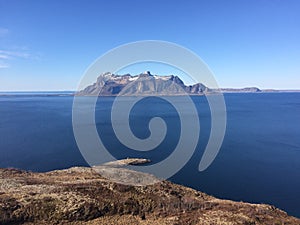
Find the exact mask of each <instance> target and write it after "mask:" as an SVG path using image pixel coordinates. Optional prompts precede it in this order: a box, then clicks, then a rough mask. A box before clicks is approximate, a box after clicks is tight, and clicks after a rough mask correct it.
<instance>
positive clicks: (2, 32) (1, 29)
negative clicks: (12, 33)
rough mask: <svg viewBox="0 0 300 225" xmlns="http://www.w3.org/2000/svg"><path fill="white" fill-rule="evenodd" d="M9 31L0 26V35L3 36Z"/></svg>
mask: <svg viewBox="0 0 300 225" xmlns="http://www.w3.org/2000/svg"><path fill="white" fill-rule="evenodd" d="M8 33H9V30H8V29H6V28H3V27H0V37H4V36H6V35H7V34H8Z"/></svg>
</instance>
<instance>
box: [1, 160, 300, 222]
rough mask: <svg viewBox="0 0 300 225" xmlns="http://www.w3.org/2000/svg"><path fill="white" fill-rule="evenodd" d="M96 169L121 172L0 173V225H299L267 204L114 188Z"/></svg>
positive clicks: (163, 188)
mask: <svg viewBox="0 0 300 225" xmlns="http://www.w3.org/2000/svg"><path fill="white" fill-rule="evenodd" d="M97 169H101V170H108V171H110V173H112V171H115V169H117V170H123V168H116V167H115V166H114V164H107V165H104V166H102V167H95V168H85V167H74V168H70V169H66V170H56V171H51V172H47V173H33V172H26V171H21V170H17V169H0V224H75V225H76V224H114V225H117V224H154V225H155V224H157V225H158V224H159V225H163V224H264V225H265V224H291V225H296V224H300V220H299V219H297V218H295V217H291V216H288V215H287V214H286V213H285V212H284V211H282V210H280V209H277V208H275V207H274V206H271V205H265V204H249V203H243V202H234V201H229V200H221V199H217V198H215V197H212V196H209V195H207V194H205V193H202V192H199V191H196V190H193V189H191V188H187V187H184V186H180V185H177V184H173V183H170V182H168V181H161V182H158V183H155V184H153V185H148V186H143V185H135V186H131V185H125V184H119V183H116V182H113V181H112V180H111V179H109V180H108V179H106V178H104V177H102V176H101V175H100V174H99V173H98V172H97ZM119 172H120V171H117V173H119ZM133 173H134V172H133ZM125 174H127V176H128V178H130V179H132V177H136V181H140V180H143V179H146V178H147V179H156V178H154V177H153V176H151V175H147V174H143V175H142V177H143V179H140V178H138V177H137V176H136V174H131V173H130V172H128V171H126V173H125ZM132 175H134V176H132Z"/></svg>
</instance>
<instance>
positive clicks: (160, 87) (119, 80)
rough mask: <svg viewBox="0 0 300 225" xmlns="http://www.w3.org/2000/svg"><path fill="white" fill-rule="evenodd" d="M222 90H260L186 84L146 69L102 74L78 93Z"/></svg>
mask: <svg viewBox="0 0 300 225" xmlns="http://www.w3.org/2000/svg"><path fill="white" fill-rule="evenodd" d="M216 91H221V92H260V91H261V90H260V89H258V88H256V87H249V88H241V89H234V88H221V89H219V90H215V89H211V88H208V87H206V86H205V85H204V84H202V83H196V84H193V85H185V84H184V83H183V81H182V80H181V79H180V78H179V77H178V76H175V75H169V76H160V75H152V74H151V73H150V72H149V71H145V72H144V73H141V74H139V75H135V76H132V75H130V74H125V75H115V74H112V73H110V72H107V73H104V74H101V75H100V76H99V77H98V78H97V81H96V83H94V84H92V85H89V86H88V87H86V88H85V89H83V90H81V91H79V92H77V93H76V95H80V96H86V95H87V96H89V95H90V96H97V95H101V96H115V95H124V96H134V95H183V94H189V95H203V94H209V93H214V92H216Z"/></svg>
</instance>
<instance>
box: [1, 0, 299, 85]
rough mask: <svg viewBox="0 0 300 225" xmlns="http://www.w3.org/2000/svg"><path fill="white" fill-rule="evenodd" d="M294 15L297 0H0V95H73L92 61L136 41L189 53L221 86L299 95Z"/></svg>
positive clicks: (171, 70) (137, 69) (296, 18)
mask: <svg viewBox="0 0 300 225" xmlns="http://www.w3.org/2000/svg"><path fill="white" fill-rule="evenodd" d="M299 12H300V1H298V0H226V1H222V0H203V1H202V0H185V1H183V0H178V1H174V0H173V1H170V0H151V1H150V0H119V1H117V0H110V1H104V0H98V1H92V0H88V1H84V0H60V1H57V0H49V1H46V0H44V1H29V0H19V1H17V0H0V91H43V90H76V89H77V85H78V83H79V81H80V79H81V77H82V76H83V75H84V72H85V71H86V70H87V68H88V67H89V66H90V65H91V64H92V63H93V62H94V61H95V60H96V59H97V58H98V57H100V56H101V55H103V54H105V53H106V52H107V51H109V50H111V49H113V48H116V47H118V46H119V45H123V44H126V43H129V42H135V41H141V40H163V41H168V42H173V43H176V44H178V45H181V46H183V47H185V48H188V49H189V50H191V51H193V52H194V53H196V54H197V55H198V56H199V57H200V58H201V59H202V60H203V61H204V62H205V63H206V64H207V65H208V66H209V68H210V69H211V71H212V72H213V74H214V76H215V79H216V80H217V82H218V84H219V86H220V87H247V86H256V87H259V88H262V89H267V88H275V89H300V13H299ZM144 67H145V68H144ZM127 69H128V70H127V71H129V72H130V73H136V74H138V73H141V72H143V71H145V70H150V71H151V72H152V73H154V74H162V75H163V74H171V73H174V72H178V71H177V70H176V69H175V70H174V68H171V67H168V66H165V67H160V66H157V65H154V64H151V65H143V66H142V67H141V66H133V67H131V68H130V67H129V68H127ZM121 72H126V70H122V71H121ZM179 75H180V74H179ZM184 81H185V82H187V83H188V82H189V81H188V79H186V78H184Z"/></svg>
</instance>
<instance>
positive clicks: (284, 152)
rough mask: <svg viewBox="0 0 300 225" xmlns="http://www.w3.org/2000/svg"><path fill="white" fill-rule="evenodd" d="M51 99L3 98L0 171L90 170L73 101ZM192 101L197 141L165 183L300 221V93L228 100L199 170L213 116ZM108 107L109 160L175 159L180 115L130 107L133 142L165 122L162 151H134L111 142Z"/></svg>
mask: <svg viewBox="0 0 300 225" xmlns="http://www.w3.org/2000/svg"><path fill="white" fill-rule="evenodd" d="M56 94H57V93H55V94H53V93H50V94H49V93H46V94H43V93H38V94H36V93H30V94H28V93H18V94H12V93H6V94H5V95H2V96H0V167H16V168H21V169H25V170H32V171H49V170H53V169H61V168H68V167H71V166H87V163H86V162H85V160H84V159H83V157H82V156H81V153H80V151H79V149H78V147H77V145H76V141H75V138H74V134H73V129H72V103H73V97H72V96H67V95H65V94H66V93H63V94H60V96H56ZM176 98H177V101H178V104H185V103H184V102H182V101H181V99H180V97H176ZM192 100H193V101H194V103H195V106H196V107H197V110H198V115H199V120H200V123H201V133H200V137H199V143H198V146H197V148H196V151H195V152H194V154H193V156H192V158H191V159H190V161H189V162H188V163H187V164H186V165H185V166H184V167H183V168H182V169H181V170H180V171H179V172H178V173H177V174H175V175H174V176H173V177H171V178H170V180H171V181H173V182H176V183H180V184H183V185H186V186H190V187H193V188H195V189H198V190H201V191H204V192H206V193H208V194H211V195H214V196H216V197H219V198H225V199H233V200H238V201H248V202H254V203H268V204H272V205H275V206H276V207H279V208H281V209H283V210H285V211H287V212H288V213H289V214H290V215H294V216H298V217H300V93H259V94H255V93H249V94H241V93H239V94H225V102H226V108H227V129H226V134H225V138H224V142H223V145H222V147H221V149H220V152H219V154H218V156H217V157H216V159H215V161H214V162H213V163H212V165H211V166H210V167H209V168H208V169H207V170H205V171H203V172H199V171H198V164H199V162H200V159H201V157H202V154H203V151H204V148H205V146H206V144H207V141H208V138H209V135H210V128H211V125H210V123H211V117H210V110H209V107H208V104H207V100H206V98H205V97H204V96H198V97H196V96H194V97H192ZM113 101H114V98H113V97H102V98H99V99H98V102H97V106H96V113H95V120H96V124H97V129H98V133H99V136H100V137H101V139H102V140H103V143H104V145H105V146H106V147H107V148H108V149H110V151H111V154H113V155H114V156H115V157H116V158H124V157H144V158H150V159H151V160H152V162H153V163H156V162H159V161H161V160H163V159H165V158H166V157H167V156H168V155H169V154H171V153H172V150H173V149H174V147H175V146H176V145H177V143H178V138H179V136H180V122H179V115H178V113H177V112H176V110H175V108H174V107H173V106H172V105H170V104H169V103H167V102H166V101H164V100H162V99H160V98H155V97H148V98H144V99H143V100H142V101H141V102H139V103H138V104H136V105H135V106H134V107H133V109H132V111H131V114H130V125H131V129H132V131H133V133H134V134H135V135H136V136H137V137H139V138H146V137H148V136H149V134H150V133H149V130H148V129H147V128H148V122H149V120H150V119H151V118H152V117H154V116H160V117H162V118H163V119H164V120H165V122H166V124H167V127H168V132H167V135H166V138H165V140H164V141H163V142H162V143H161V145H160V146H158V147H157V148H155V149H154V150H151V151H148V152H139V151H133V150H131V149H128V148H127V147H126V146H123V145H122V144H121V143H120V141H118V139H117V138H116V136H115V134H114V131H113V129H112V127H111V121H110V112H111V106H112V103H113ZM191 132H192V131H191ZM183 154H184V151H183Z"/></svg>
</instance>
